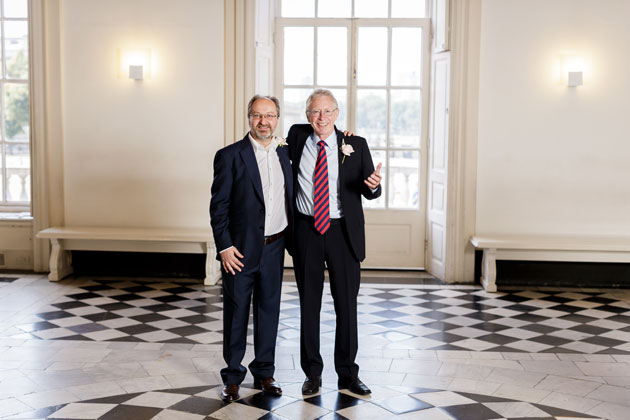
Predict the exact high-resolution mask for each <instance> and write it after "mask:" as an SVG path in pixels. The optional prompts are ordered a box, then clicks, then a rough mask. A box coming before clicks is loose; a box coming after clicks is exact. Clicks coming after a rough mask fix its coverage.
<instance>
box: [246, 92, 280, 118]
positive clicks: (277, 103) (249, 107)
mask: <svg viewBox="0 0 630 420" xmlns="http://www.w3.org/2000/svg"><path fill="white" fill-rule="evenodd" d="M259 99H266V100H268V101H271V102H273V104H274V105H275V106H276V113H277V114H278V117H279V116H280V101H279V100H278V98H276V97H275V96H269V95H254V96H252V99H250V100H249V103H248V104H247V116H248V117H249V116H250V115H252V106H254V102H256V101H257V100H259Z"/></svg>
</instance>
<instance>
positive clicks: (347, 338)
mask: <svg viewBox="0 0 630 420" xmlns="http://www.w3.org/2000/svg"><path fill="white" fill-rule="evenodd" d="M338 116H339V106H338V104H337V100H336V99H335V97H334V96H333V94H332V93H331V92H330V91H329V90H325V89H317V90H315V91H314V92H313V93H312V94H311V95H310V96H309V98H308V100H307V102H306V117H307V119H308V121H309V123H310V125H309V124H302V125H299V124H296V125H294V126H292V127H291V129H290V130H289V135H288V137H287V141H288V143H289V155H290V157H291V161H292V165H293V181H294V185H295V186H296V193H295V198H294V206H295V208H294V213H295V222H294V231H293V238H294V244H293V256H294V260H293V261H294V267H295V277H296V281H297V286H298V290H299V293H300V315H301V325H300V361H301V366H302V370H303V371H304V373H305V374H306V380H305V381H304V384H303V386H302V393H303V394H306V395H312V394H314V393H316V392H317V391H318V390H319V387H320V386H321V374H322V370H323V368H324V364H323V361H322V357H321V355H320V353H319V320H320V318H319V314H320V310H321V302H322V292H323V285H324V270H325V268H326V267H327V268H328V273H329V276H330V289H331V292H332V296H333V299H334V305H335V313H336V316H337V326H336V334H335V370H336V372H337V375H338V377H339V381H338V385H339V388H340V389H342V388H347V389H349V390H350V391H352V392H354V393H357V394H361V395H367V394H369V393H370V392H371V391H370V389H369V388H368V387H367V386H366V385H365V384H364V383H363V382H361V380H360V379H359V376H358V375H359V366H358V365H357V364H356V363H355V358H356V355H357V350H358V334H357V295H358V293H359V284H360V281H361V267H360V262H361V261H363V259H364V258H365V230H364V218H363V206H362V204H361V196H363V197H365V198H367V199H374V198H378V197H379V196H380V194H381V186H380V182H381V176H380V168H381V165H380V164H379V166H378V167H377V169H376V170H374V164H373V163H372V157H371V155H370V151H369V149H368V146H367V142H366V141H365V139H364V138H361V137H357V136H348V137H345V136H344V134H343V133H342V132H340V131H338V130H337V129H336V128H335V121H336V120H337V117H338Z"/></svg>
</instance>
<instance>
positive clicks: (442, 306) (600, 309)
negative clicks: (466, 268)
mask: <svg viewBox="0 0 630 420" xmlns="http://www.w3.org/2000/svg"><path fill="white" fill-rule="evenodd" d="M359 293H360V294H359V299H358V300H359V308H358V309H359V324H360V325H359V334H360V339H361V346H364V345H368V346H370V347H372V348H388V349H417V350H468V351H500V352H518V351H526V352H550V353H591V354H594V353H600V354H606V353H614V354H630V305H629V304H628V303H627V299H626V301H624V299H623V298H622V297H621V296H620V295H618V293H619V292H615V291H611V292H606V293H602V292H597V293H595V292H593V293H575V292H533V291H526V292H516V293H493V294H489V293H486V292H485V291H483V290H480V289H479V288H476V287H472V286H471V287H469V288H458V289H450V288H449V289H446V288H439V287H437V286H431V285H427V286H424V288H418V287H411V286H384V285H370V284H364V285H362V287H361V289H360V292H359ZM324 296H325V297H324V303H323V306H322V346H325V345H331V344H332V342H333V341H334V328H335V313H334V308H333V304H332V298H331V297H330V294H329V293H328V294H325V295H324ZM221 319H222V298H221V288H220V286H212V287H208V286H203V285H200V284H198V283H187V282H175V283H174V282H168V283H145V282H141V281H118V282H112V281H86V282H85V283H84V284H82V285H80V286H77V287H76V289H75V290H74V291H71V292H69V293H68V294H67V295H65V296H63V297H62V298H60V299H58V300H57V301H55V302H54V303H52V304H51V305H50V306H49V307H47V308H44V309H43V310H42V311H41V312H39V313H38V314H36V315H35V316H34V317H33V318H32V320H31V321H32V322H30V323H27V324H21V325H17V328H18V329H19V330H21V331H23V333H22V334H19V335H15V336H14V337H16V338H39V339H63V340H90V341H132V342H160V343H189V344H200V343H201V344H212V343H215V344H216V343H221V340H222V328H223V322H222V320H221ZM250 334H251V331H250ZM298 336H299V299H298V292H297V289H296V287H295V286H294V283H292V282H290V281H285V285H284V286H283V295H282V306H281V319H280V327H279V333H278V345H279V346H282V345H295V339H296V337H298ZM250 339H251V336H250Z"/></svg>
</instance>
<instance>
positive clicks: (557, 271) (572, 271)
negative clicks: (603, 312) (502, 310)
mask: <svg viewBox="0 0 630 420" xmlns="http://www.w3.org/2000/svg"><path fill="white" fill-rule="evenodd" d="M481 254H482V252H481V251H477V252H476V255H475V257H476V258H475V281H476V282H479V280H480V277H481ZM497 286H498V287H499V289H500V288H501V286H541V287H542V286H551V287H556V286H557V287H582V288H589V287H592V288H630V263H605V262H575V261H570V262H561V261H510V260H499V261H497Z"/></svg>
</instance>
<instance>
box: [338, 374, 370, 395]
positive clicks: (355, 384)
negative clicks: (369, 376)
mask: <svg viewBox="0 0 630 420" xmlns="http://www.w3.org/2000/svg"><path fill="white" fill-rule="evenodd" d="M337 385H339V389H348V391H350V392H353V393H355V394H359V395H368V394H371V393H372V391H370V388H368V387H367V385H365V384H364V383H363V382H361V379H359V378H339V381H338V382H337Z"/></svg>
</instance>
